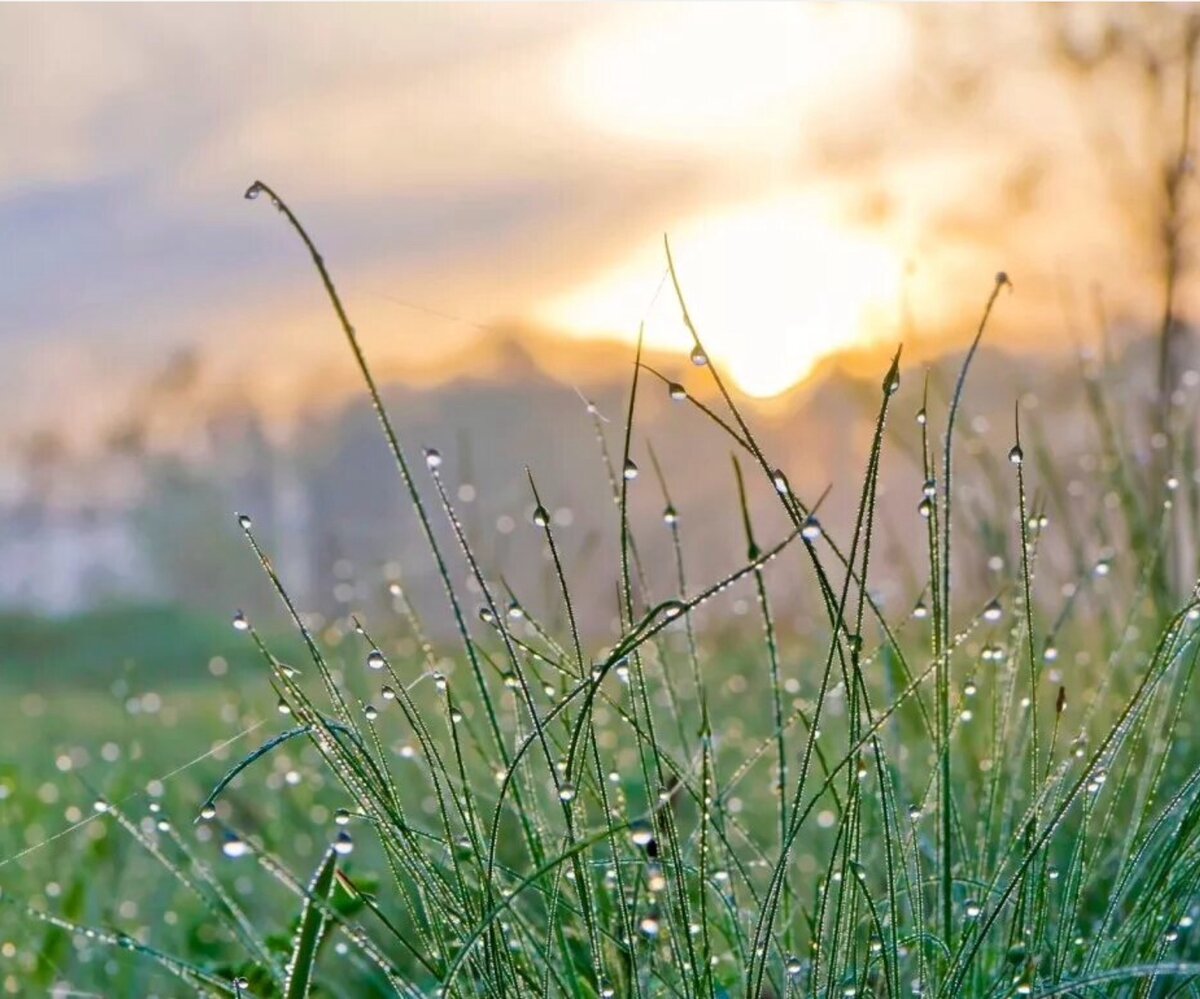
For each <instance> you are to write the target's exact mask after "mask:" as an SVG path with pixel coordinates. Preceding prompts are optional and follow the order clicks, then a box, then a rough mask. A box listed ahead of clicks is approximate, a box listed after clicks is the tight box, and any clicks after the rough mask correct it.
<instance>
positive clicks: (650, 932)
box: [638, 362, 703, 937]
mask: <svg viewBox="0 0 1200 999" xmlns="http://www.w3.org/2000/svg"><path fill="white" fill-rule="evenodd" d="M701 363H703V362H701ZM638 927H639V929H641V931H642V932H643V933H644V934H646V936H648V937H656V936H658V929H659V926H658V917H657V916H643V917H642V921H641V922H640V923H638Z"/></svg>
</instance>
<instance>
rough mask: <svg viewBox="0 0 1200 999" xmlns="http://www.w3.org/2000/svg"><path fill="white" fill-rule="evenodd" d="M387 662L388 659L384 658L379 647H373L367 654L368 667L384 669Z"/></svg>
mask: <svg viewBox="0 0 1200 999" xmlns="http://www.w3.org/2000/svg"><path fill="white" fill-rule="evenodd" d="M386 662H387V660H385V659H384V657H383V653H382V652H380V651H379V650H378V649H372V650H371V651H370V652H369V653H368V654H367V668H368V669H383V667H384V665H385V663H386Z"/></svg>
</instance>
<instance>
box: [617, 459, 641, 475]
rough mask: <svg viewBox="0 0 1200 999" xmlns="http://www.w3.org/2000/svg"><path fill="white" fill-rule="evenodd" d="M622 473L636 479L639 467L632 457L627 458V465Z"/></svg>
mask: <svg viewBox="0 0 1200 999" xmlns="http://www.w3.org/2000/svg"><path fill="white" fill-rule="evenodd" d="M621 474H622V475H623V476H625V478H626V479H636V478H637V477H638V467H637V465H635V464H634V462H633V459H632V458H626V459H625V467H624V468H623V469H621Z"/></svg>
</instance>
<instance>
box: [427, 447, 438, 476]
mask: <svg viewBox="0 0 1200 999" xmlns="http://www.w3.org/2000/svg"><path fill="white" fill-rule="evenodd" d="M425 467H426V468H428V469H429V470H430V471H434V470H436V469H439V468H441V467H442V452H441V451H439V450H438V449H437V448H435V447H427V448H426V449H425Z"/></svg>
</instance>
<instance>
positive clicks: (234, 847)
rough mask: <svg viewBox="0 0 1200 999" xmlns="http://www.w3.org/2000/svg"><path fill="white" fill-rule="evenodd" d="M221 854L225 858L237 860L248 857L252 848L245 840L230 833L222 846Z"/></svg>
mask: <svg viewBox="0 0 1200 999" xmlns="http://www.w3.org/2000/svg"><path fill="white" fill-rule="evenodd" d="M221 852H222V853H223V854H225V856H227V857H232V858H233V859H235V860H236V859H237V858H238V857H244V856H246V855H247V854H248V853H249V852H250V847H249V846H248V845H247V843H246V841H245V840H243V839H241V838H240V837H238V836H235V835H234V834H233V833H229V834H228V835H227V836H226V837H225V842H224V843H223V844H221Z"/></svg>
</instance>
